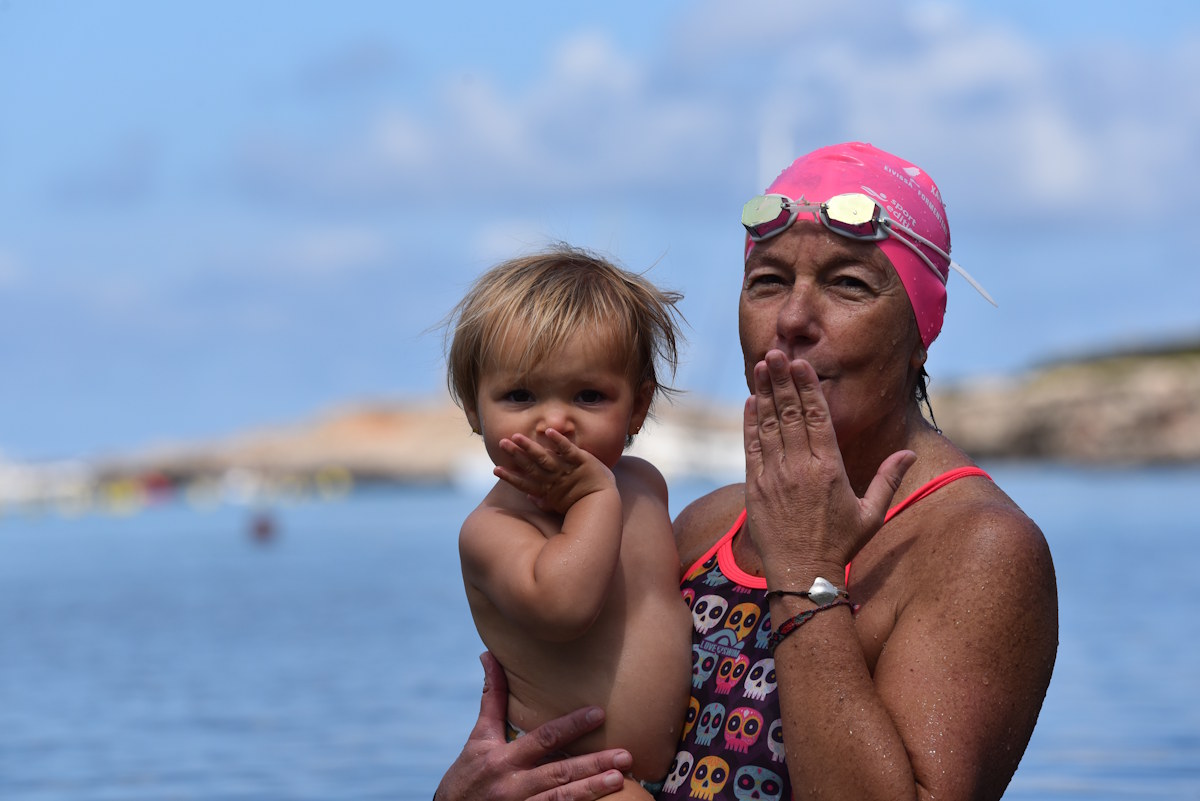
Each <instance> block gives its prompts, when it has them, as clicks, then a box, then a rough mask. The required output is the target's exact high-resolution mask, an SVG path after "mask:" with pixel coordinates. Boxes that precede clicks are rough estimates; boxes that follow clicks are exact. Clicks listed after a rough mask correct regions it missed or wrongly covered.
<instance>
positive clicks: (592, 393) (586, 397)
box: [578, 389, 604, 403]
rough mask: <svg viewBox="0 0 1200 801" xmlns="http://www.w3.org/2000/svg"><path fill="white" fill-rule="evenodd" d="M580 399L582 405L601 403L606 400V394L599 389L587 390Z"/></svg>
mask: <svg viewBox="0 0 1200 801" xmlns="http://www.w3.org/2000/svg"><path fill="white" fill-rule="evenodd" d="M578 397H579V402H580V403H599V402H600V401H602V400H604V393H603V392H601V391H600V390H598V389H585V390H583V391H582V392H580V393H579V396H578Z"/></svg>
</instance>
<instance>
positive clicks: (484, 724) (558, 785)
mask: <svg viewBox="0 0 1200 801" xmlns="http://www.w3.org/2000/svg"><path fill="white" fill-rule="evenodd" d="M480 661H481V662H482V663H483V672H484V683H483V699H482V700H481V701H480V702H479V720H478V721H477V722H476V723H475V728H474V729H472V731H471V735H470V737H468V738H467V744H466V745H465V746H463V750H462V753H461V754H459V755H458V759H456V760H454V764H453V765H451V766H450V769H449V770H448V771H447V772H446V775H445V776H443V777H442V782H441V784H440V785H438V789H437V793H436V794H435V795H434V799H435V801H525V800H526V799H529V800H530V801H592V800H593V799H596V798H602V797H604V796H606V795H609V794H610V793H612V792H615V791H616V790H619V789H621V787H622V786H623V785H624V777H623V775H622V771H626V770H629V769H630V768H631V767H632V766H633V757H632V756H630V754H629V752H628V751H623V750H620V749H612V750H608V751H600V752H597V753H595V754H585V755H583V756H575V757H567V758H564V759H555V757H556V755H557V754H559V753H560V752H561V750H562V749H563V748H564V747H565V746H567V745H569V744H571V743H572V742H574V741H575V740H577V739H579V738H580V737H581V736H583V735H584V734H586V733H588V732H589V731H592V730H593V729H595V728H597V727H598V726H599V725H600V724H601V723H603V722H604V711H603V710H601V709H600V708H598V707H589V708H585V709H579V710H576V711H575V712H572V713H571V714H569V715H564V716H563V717H561V718H556V719H555V720H551V721H549V722H547V723H544V724H542V725H541V726H539V727H537V728H536V729H534V730H533V731H531V732H529V733H528V734H526V735H524V736H522V737H519V738H517V739H516V740H514V741H513V742H511V743H510V742H506V739H505V734H504V732H505V718H506V716H507V711H508V683H507V681H506V680H505V678H504V670H503V669H502V668H501V667H500V663H499V662H497V661H496V659H495V657H493V656H492V655H491V654H490V653H484V654H483V656H481V657H480ZM548 759H554V760H555V761H549V762H548V761H547V760H548Z"/></svg>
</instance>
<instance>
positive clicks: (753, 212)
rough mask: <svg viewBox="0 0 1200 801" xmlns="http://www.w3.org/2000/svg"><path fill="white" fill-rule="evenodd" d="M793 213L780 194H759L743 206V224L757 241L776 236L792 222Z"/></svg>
mask: <svg viewBox="0 0 1200 801" xmlns="http://www.w3.org/2000/svg"><path fill="white" fill-rule="evenodd" d="M791 221H792V215H791V212H790V211H789V210H788V208H787V205H786V202H785V199H784V198H782V197H780V196H779V195H759V196H758V197H753V198H750V199H749V200H748V201H746V205H745V206H742V225H744V226H746V230H747V231H748V232H749V233H750V238H751V239H753V240H755V241H757V240H760V239H766V238H767V237H771V236H774V235H775V234H778V233H779V232H780V231H783V230H784V229H785V228H787V227H788V225H790V224H791Z"/></svg>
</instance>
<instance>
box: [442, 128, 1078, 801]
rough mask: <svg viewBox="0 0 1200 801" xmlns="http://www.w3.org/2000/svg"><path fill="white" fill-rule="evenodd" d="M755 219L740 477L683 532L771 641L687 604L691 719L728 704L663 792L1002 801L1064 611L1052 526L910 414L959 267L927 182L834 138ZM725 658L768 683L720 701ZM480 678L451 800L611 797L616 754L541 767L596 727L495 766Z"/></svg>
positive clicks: (699, 564) (700, 571) (784, 182)
mask: <svg viewBox="0 0 1200 801" xmlns="http://www.w3.org/2000/svg"><path fill="white" fill-rule="evenodd" d="M743 223H744V224H745V226H746V229H747V234H748V237H747V244H746V260H745V273H744V280H743V286H742V291H741V296H740V302H739V330H740V337H741V344H742V351H743V355H744V357H745V365H746V380H747V384H748V386H749V388H750V391H751V393H752V395H751V398H750V400H749V401H748V403H747V407H746V413H745V432H746V472H747V476H746V483H745V484H738V485H734V486H730V487H725V488H723V489H719V490H717V491H715V492H713V493H711V494H709V495H707V496H705V497H704V498H701V499H700V500H698V501H696V502H695V503H693V504H692V505H691V506H689V507H688V508H687V509H685V510H684V511H683V512H682V513H681V514H680V515H679V517H678V519H677V520H676V521H675V531H676V539H677V542H678V545H679V551H680V554H681V558H682V565H681V568H682V570H683V574H684V592H685V597H687V591H688V589H689V587H688V586H687V585H688V583H689V581H690V582H696V581H700V580H702V581H704V582H705V583H704V585H703V586H704V587H710V588H711V587H716V588H717V589H718V590H719V592H717V593H712V594H714V595H720V594H721V593H723V592H725V591H728V592H730V593H737V595H736V596H729V597H731V598H732V597H736V599H737V600H738V601H739V603H750V604H752V605H753V607H756V608H757V609H758V610H759V611H760V616H761V618H768V617H769V620H770V623H769V624H766V626H765V627H764V628H765V629H767V630H766V631H760V632H758V634H759V635H762V634H769V635H770V636H767V637H763V636H754V637H751V636H744V637H738V638H737V639H736V640H734V639H731V636H730V635H729V634H724V633H723V631H724V629H725V628H728V620H724V621H723V622H714V621H712V620H709V619H707V618H706V617H705V614H707V613H708V611H709V610H710V609H711V608H713V607H716V606H720V605H721V603H722V602H721V600H720V598H717V599H713V600H711V601H709V602H707V603H706V605H705V608H704V610H702V612H703V613H704V614H697V607H698V606H699V605H700V601H701V598H700V597H699V596H698V595H697V596H696V597H695V598H694V599H693V616H694V618H695V619H696V621H697V622H696V623H695V630H694V632H693V651H694V653H695V654H696V665H697V667H696V669H697V675H696V677H695V678H694V681H693V687H694V693H693V699H694V703H693V710H695V711H696V713H697V714H698V715H703V711H704V710H706V709H708V708H709V707H710V706H712V705H713V704H718V705H719V706H720V707H721V709H720V710H718V709H717V708H716V707H715V706H714V707H712V708H713V710H714V712H713V714H712V715H710V719H709V722H708V726H707V728H706V729H705V730H704V733H703V736H701V734H700V729H699V726H700V724H699V722H692V723H691V725H686V724H685V729H686V730H687V733H686V734H685V736H684V738H683V740H682V741H681V743H680V746H679V749H678V750H679V757H678V758H677V760H676V774H675V776H674V777H673V778H674V781H673V782H671V783H669V785H668V789H667V790H666V791H664V794H663V795H662V796H660V797H666V798H671V797H696V798H703V799H705V801H716V800H717V799H723V798H734V797H735V793H736V792H743V793H745V792H746V791H747V790H749V789H750V788H751V785H750V784H749V783H759V784H756V785H755V788H756V789H757V790H759V791H761V792H760V795H763V796H771V795H774V797H789V796H790V795H792V794H794V795H795V796H796V797H802V796H804V797H807V796H815V797H829V798H855V799H867V798H889V799H895V798H933V797H936V798H939V799H946V798H984V799H986V798H999V797H1000V796H1001V794H1002V793H1003V792H1004V788H1005V787H1006V786H1007V784H1008V782H1009V780H1010V779H1011V778H1012V774H1013V772H1014V771H1015V770H1016V768H1017V765H1018V763H1019V761H1020V757H1021V754H1022V753H1023V752H1024V749H1025V746H1026V745H1027V743H1028V740H1029V736H1030V734H1031V733H1032V731H1033V727H1034V724H1035V723H1036V720H1037V715H1038V712H1039V710H1040V709H1041V703H1042V700H1043V698H1044V695H1045V691H1046V687H1047V686H1048V684H1049V681H1050V675H1051V672H1052V670H1053V665H1054V657H1055V652H1056V649H1057V636H1058V634H1057V632H1058V615H1057V594H1056V588H1055V581H1054V569H1053V565H1052V562H1051V559H1050V554H1049V550H1048V548H1047V546H1046V542H1045V539H1044V537H1043V536H1042V534H1041V532H1040V531H1039V530H1038V528H1037V526H1036V525H1035V524H1034V523H1033V521H1031V520H1030V519H1029V518H1028V517H1026V516H1025V515H1024V514H1023V513H1022V512H1021V510H1020V509H1019V508H1018V507H1017V506H1016V504H1014V503H1013V502H1012V501H1011V500H1010V499H1009V498H1008V497H1007V496H1006V495H1005V494H1004V493H1003V492H1001V491H1000V489H999V488H997V487H996V485H995V484H994V483H993V482H992V481H991V479H990V478H989V477H988V476H987V475H986V474H985V473H983V471H981V470H979V469H978V468H977V467H976V466H975V465H974V464H973V463H972V462H971V460H970V459H969V458H968V457H967V456H966V455H965V454H964V453H963V452H962V451H961V450H959V449H958V448H957V447H955V446H954V444H953V443H951V442H950V441H949V440H948V439H947V438H945V437H944V436H943V435H942V434H941V432H940V431H938V429H937V428H936V427H935V426H934V425H933V424H932V423H931V422H930V421H927V420H926V419H925V418H924V416H923V415H922V414H921V409H920V400H921V399H922V398H923V397H924V393H925V383H924V381H925V372H924V363H925V359H926V354H927V348H928V347H929V345H930V344H931V343H932V342H933V340H934V339H935V338H936V336H937V334H938V333H939V331H940V330H941V323H942V317H943V314H944V311H945V301H946V289H945V284H946V279H947V277H948V275H949V271H950V268H951V266H952V262H951V261H950V258H949V250H950V236H949V228H948V226H947V224H946V218H945V210H944V208H943V206H942V202H941V197H940V194H939V192H938V190H937V187H936V185H935V184H934V183H933V181H932V180H931V179H929V177H928V176H927V175H925V174H924V172H923V171H921V170H920V169H919V168H917V167H916V166H915V165H912V164H910V163H908V162H906V161H904V160H902V159H899V158H897V157H896V156H893V155H891V154H889V153H886V152H884V151H881V150H878V149H877V148H873V147H871V146H870V145H865V144H861V143H850V144H843V145H835V146H832V147H828V148H822V149H820V150H817V151H815V152H813V153H810V154H808V155H807V156H804V157H801V158H800V159H797V160H796V161H795V162H794V163H793V164H792V165H791V166H789V167H788V168H787V169H786V170H784V171H783V173H781V174H780V176H779V177H778V178H777V179H776V180H775V181H774V182H773V183H772V185H771V186H770V187H769V188H768V189H767V193H766V194H765V195H764V196H760V197H758V198H755V199H753V200H751V201H750V202H749V203H747V204H746V208H745V210H744V214H743ZM953 266H955V267H957V265H953ZM893 494H894V497H896V498H899V499H901V500H900V502H899V503H898V504H896V505H895V506H893V507H892V509H891V510H890V511H888V510H887V505H888V503H889V502H890V501H891V499H892V497H893ZM743 510H744V514H743ZM885 518H886V519H885ZM724 605H725V609H724V610H723V612H722V614H723V615H725V616H726V617H727V616H728V615H729V614H730V612H731V609H732V605H731V603H730V602H725V604H724ZM746 609H750V607H746ZM751 611H752V610H751ZM761 618H760V619H761ZM743 619H744V618H743ZM738 633H739V634H740V633H741V631H740V629H739V630H738ZM715 635H719V638H718V639H715V640H714V639H713V638H714V636H715ZM722 638H723V639H722ZM738 646H740V648H739V647H738ZM723 649H724V650H723ZM735 652H736V654H737V656H736V657H735V656H734V653H735ZM714 654H715V655H717V656H719V657H720V658H721V659H722V660H730V659H733V660H734V662H733V663H732V664H731V667H730V670H731V671H736V669H737V667H738V660H740V658H741V657H742V656H746V661H744V662H741V663H740V664H741V666H742V667H747V666H748V663H750V662H752V661H753V662H755V663H757V662H763V661H764V660H766V659H771V660H773V667H774V670H775V686H774V687H772V688H770V690H769V691H766V690H764V689H763V685H756V686H755V688H753V690H751V689H750V688H748V687H747V684H746V682H747V681H748V675H747V676H746V677H743V679H742V681H741V683H740V684H739V683H736V682H735V683H732V684H731V682H730V680H729V677H728V676H727V677H726V678H725V680H724V681H722V683H721V684H720V685H719V686H717V684H716V681H715V680H714V679H713V678H712V675H713V674H710V675H708V676H707V677H706V676H705V675H704V673H705V670H706V666H707V664H710V663H711V661H712V660H711V659H709V657H713V655H714ZM706 659H708V661H705V660H706ZM764 664H766V663H765V662H764ZM715 670H716V669H715V668H714V674H715ZM488 675H489V681H490V682H491V683H492V684H491V687H490V688H489V689H488V690H487V691H485V699H484V706H483V708H482V709H481V720H480V724H479V725H478V726H477V727H476V731H475V732H474V733H473V735H472V739H471V740H470V741H469V742H468V745H467V748H466V749H464V752H463V755H462V756H461V757H460V758H459V760H458V761H457V762H456V763H455V765H454V766H452V768H451V771H450V772H449V773H448V774H447V776H446V778H445V779H444V780H443V783H442V787H441V788H440V789H439V793H438V798H439V801H455V799H459V798H468V797H472V798H478V797H489V798H496V799H509V798H525V797H538V798H546V799H562V800H565V799H589V798H598V797H600V796H602V795H603V794H604V793H605V792H609V790H608V787H609V784H608V782H611V781H613V780H614V777H615V776H616V775H617V773H618V771H619V770H621V769H623V768H622V765H623V764H624V759H625V757H626V755H625V754H623V753H622V752H619V751H618V752H604V753H602V754H595V755H590V756H588V757H579V758H575V759H573V760H568V761H565V762H560V763H554V764H549V765H543V766H536V767H534V765H535V764H536V763H537V762H538V760H540V758H541V757H543V756H545V755H546V754H549V753H552V752H553V751H554V750H555V749H556V748H558V747H559V746H560V745H561V743H562V742H564V741H565V740H564V738H568V737H571V736H576V735H577V734H578V733H579V731H580V730H582V729H583V728H585V727H586V726H587V723H586V721H587V719H588V715H589V714H590V715H592V716H593V717H594V716H595V713H596V710H581V711H580V712H578V713H576V715H575V716H572V717H569V718H566V719H563V720H560V721H556V722H555V723H554V725H553V726H550V727H548V728H547V729H546V730H544V731H542V732H539V733H538V736H539V737H540V738H541V739H540V740H539V741H538V742H540V746H539V747H538V748H537V749H535V748H534V743H528V744H526V746H525V750H523V751H517V750H514V749H508V750H505V749H504V748H503V747H502V745H501V744H502V738H501V741H500V742H496V740H495V738H494V737H492V734H493V733H494V732H492V731H490V729H492V728H493V726H494V724H495V718H496V717H497V715H496V712H497V710H496V709H495V708H494V705H495V703H496V702H495V698H494V695H495V694H494V692H493V690H494V689H495V677H494V671H489V672H488ZM738 692H740V693H741V696H740V697H739V696H736V695H735V694H736V693H738ZM722 695H725V696H729V697H728V698H726V699H725V700H722V699H721V698H720V697H719V696H722ZM758 696H762V697H761V698H760V697H758ZM747 698H750V699H751V701H753V702H754V703H747V704H740V702H741V701H743V700H746V699H747ZM734 710H738V711H739V715H738V720H739V724H740V723H741V722H742V721H744V720H745V719H748V718H749V717H750V715H751V714H755V715H762V718H761V719H756V723H758V724H759V725H761V726H762V728H763V729H765V730H767V732H768V733H771V732H772V726H773V724H774V721H776V720H778V721H779V723H778V724H777V725H774V727H773V728H774V731H773V734H774V735H775V736H774V737H771V736H769V734H768V735H763V736H759V737H758V738H756V739H755V741H754V742H753V743H752V744H750V745H747V744H746V742H745V741H744V740H739V739H736V736H737V733H734V736H735V739H734V740H733V741H732V742H731V740H730V736H731V732H730V728H729V727H730V726H731V724H732V720H731V718H732V714H731V713H732V712H733V711H734ZM742 710H745V711H742ZM499 711H501V712H502V710H499ZM721 711H723V713H724V714H723V718H724V720H723V723H722V726H723V728H721V729H719V730H714V727H713V719H714V718H715V717H716V715H717V713H718V712H721ZM500 717H502V715H501V716H500ZM743 746H746V747H745V750H742V748H743ZM764 748H765V749H766V750H765V751H764V750H763V749H764ZM768 754H769V756H768ZM777 757H778V759H777ZM702 773H703V775H701V774H702ZM762 783H766V784H769V787H768V786H766V785H765V784H762ZM776 785H778V786H776ZM739 787H740V788H741V790H740V791H739ZM768 790H769V792H768Z"/></svg>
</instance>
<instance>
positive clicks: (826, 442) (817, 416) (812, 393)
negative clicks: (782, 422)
mask: <svg viewBox="0 0 1200 801" xmlns="http://www.w3.org/2000/svg"><path fill="white" fill-rule="evenodd" d="M787 372H788V381H787V384H788V386H789V387H791V388H792V390H793V391H795V393H796V399H797V401H796V402H797V404H798V407H799V413H798V416H797V417H798V419H796V420H795V421H794V422H795V427H794V430H796V431H797V439H800V438H801V436H802V438H803V441H804V442H806V443H807V445H808V448H809V450H810V451H812V452H813V453H815V454H818V455H823V454H832V453H838V454H839V459H840V453H841V452H840V451H839V450H838V444H837V434H835V433H834V430H833V419H832V418H831V417H830V414H829V403H828V402H827V401H826V400H825V393H824V392H823V391H822V390H821V379H820V378H819V377H818V376H817V371H816V370H814V369H813V366H812V365H811V364H809V363H808V362H806V361H804V360H803V359H797V360H796V361H794V362H791V363H789V364H788V365H787Z"/></svg>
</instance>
